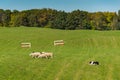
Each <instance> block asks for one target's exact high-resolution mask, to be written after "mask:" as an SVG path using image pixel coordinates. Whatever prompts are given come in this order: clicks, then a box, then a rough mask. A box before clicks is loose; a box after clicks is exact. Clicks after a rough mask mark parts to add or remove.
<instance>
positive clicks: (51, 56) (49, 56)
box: [42, 52, 53, 58]
mask: <svg viewBox="0 0 120 80" xmlns="http://www.w3.org/2000/svg"><path fill="white" fill-rule="evenodd" d="M42 54H45V56H47V58H53V53H51V52H42Z"/></svg>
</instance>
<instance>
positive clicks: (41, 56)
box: [38, 53, 48, 58]
mask: <svg viewBox="0 0 120 80" xmlns="http://www.w3.org/2000/svg"><path fill="white" fill-rule="evenodd" d="M38 58H48V57H47V56H46V54H43V53H42V54H40V55H39V56H38Z"/></svg>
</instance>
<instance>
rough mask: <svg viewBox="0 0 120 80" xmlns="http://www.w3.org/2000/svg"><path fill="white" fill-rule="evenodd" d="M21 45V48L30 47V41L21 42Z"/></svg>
mask: <svg viewBox="0 0 120 80" xmlns="http://www.w3.org/2000/svg"><path fill="white" fill-rule="evenodd" d="M21 47H23V48H30V47H31V43H25V42H24V43H21Z"/></svg>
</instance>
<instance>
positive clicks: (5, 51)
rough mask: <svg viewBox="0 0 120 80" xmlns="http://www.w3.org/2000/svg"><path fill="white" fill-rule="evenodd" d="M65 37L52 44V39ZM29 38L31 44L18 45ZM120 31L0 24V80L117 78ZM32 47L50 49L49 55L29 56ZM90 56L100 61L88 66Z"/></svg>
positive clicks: (41, 49) (107, 79)
mask: <svg viewBox="0 0 120 80" xmlns="http://www.w3.org/2000/svg"><path fill="white" fill-rule="evenodd" d="M59 39H60V40H61V39H63V40H64V41H65V45H64V46H54V45H53V41H54V40H59ZM21 42H31V43H32V47H31V48H21V47H20V43H21ZM119 49H120V32H119V31H92V30H91V31H89V30H67V31H66V30H55V29H48V28H33V27H31V28H27V27H16V28H0V79H1V80H120V77H119V75H120V72H119V71H120V68H119V67H120V63H119V61H120V52H119ZM32 51H48V52H53V53H54V58H53V59H33V58H31V57H30V56H29V54H30V53H31V52H32ZM91 60H97V61H99V62H100V65H99V66H90V65H89V64H88V62H89V61H91Z"/></svg>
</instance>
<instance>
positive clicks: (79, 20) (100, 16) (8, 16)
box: [0, 8, 120, 30]
mask: <svg viewBox="0 0 120 80" xmlns="http://www.w3.org/2000/svg"><path fill="white" fill-rule="evenodd" d="M48 25H49V27H50V28H56V29H63V30H67V29H68V30H76V29H96V30H119V29H120V10H118V14H117V13H115V12H93V13H90V12H87V11H80V10H74V11H72V12H65V11H57V10H54V9H49V8H43V9H31V10H23V11H18V10H13V11H11V10H3V9H0V26H1V27H2V26H5V27H16V26H27V27H45V26H48Z"/></svg>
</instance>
